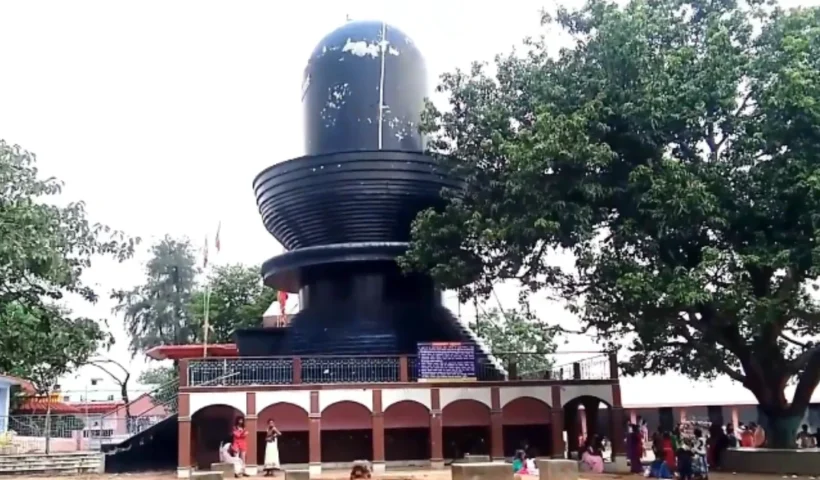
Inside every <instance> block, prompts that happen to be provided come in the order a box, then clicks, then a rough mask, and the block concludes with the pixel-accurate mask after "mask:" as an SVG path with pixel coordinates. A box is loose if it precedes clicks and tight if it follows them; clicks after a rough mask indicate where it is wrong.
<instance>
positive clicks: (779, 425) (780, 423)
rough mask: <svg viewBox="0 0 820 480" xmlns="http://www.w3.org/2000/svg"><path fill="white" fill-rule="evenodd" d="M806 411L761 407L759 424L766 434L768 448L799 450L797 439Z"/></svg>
mask: <svg viewBox="0 0 820 480" xmlns="http://www.w3.org/2000/svg"><path fill="white" fill-rule="evenodd" d="M805 413H806V411H805V409H803V410H801V411H799V412H798V411H793V410H792V408H786V409H783V408H779V407H775V408H766V407H765V406H763V405H761V408H760V415H759V416H758V423H759V424H760V426H761V427H763V431H764V432H766V443H765V447H767V448H783V449H787V448H797V444H796V443H795V438H796V436H797V432H798V431H799V430H800V426H801V424H802V423H803V417H804V415H805Z"/></svg>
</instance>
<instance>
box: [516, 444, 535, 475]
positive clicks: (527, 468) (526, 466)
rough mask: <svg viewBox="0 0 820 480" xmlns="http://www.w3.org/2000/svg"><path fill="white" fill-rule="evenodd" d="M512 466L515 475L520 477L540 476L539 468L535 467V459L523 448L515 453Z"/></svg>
mask: <svg viewBox="0 0 820 480" xmlns="http://www.w3.org/2000/svg"><path fill="white" fill-rule="evenodd" d="M512 466H513V473H516V474H518V475H535V476H538V467H536V466H535V458H533V457H530V456H528V455H527V452H526V451H525V450H524V449H523V448H522V449H519V450H516V451H515V456H514V457H513V462H512Z"/></svg>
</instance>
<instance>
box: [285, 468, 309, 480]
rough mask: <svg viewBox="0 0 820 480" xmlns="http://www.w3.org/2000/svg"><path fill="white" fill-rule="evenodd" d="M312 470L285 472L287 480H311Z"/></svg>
mask: <svg viewBox="0 0 820 480" xmlns="http://www.w3.org/2000/svg"><path fill="white" fill-rule="evenodd" d="M309 479H310V470H285V480H309Z"/></svg>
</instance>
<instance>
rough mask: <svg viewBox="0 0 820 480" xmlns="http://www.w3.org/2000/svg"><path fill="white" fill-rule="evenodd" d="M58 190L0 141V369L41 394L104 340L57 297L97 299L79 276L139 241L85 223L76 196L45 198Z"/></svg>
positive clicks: (25, 155)
mask: <svg viewBox="0 0 820 480" xmlns="http://www.w3.org/2000/svg"><path fill="white" fill-rule="evenodd" d="M61 189H62V184H61V183H60V182H59V181H57V180H55V179H53V178H48V179H43V178H41V177H40V176H39V172H38V171H37V168H36V159H35V156H34V155H33V154H31V153H29V152H26V151H24V150H22V149H21V148H20V147H18V146H10V145H8V144H7V143H6V142H4V141H2V140H0V372H4V373H10V374H12V375H17V376H20V377H22V378H25V379H27V380H30V381H31V382H32V383H33V385H34V386H35V388H36V389H37V391H38V393H41V394H47V393H49V392H51V390H52V389H53V388H54V386H55V385H56V383H57V380H58V379H59V378H60V377H62V376H64V375H65V374H66V373H69V372H71V371H72V370H74V369H76V368H77V367H79V366H81V365H83V364H85V363H86V362H87V361H88V359H89V357H90V356H91V355H93V354H94V353H95V352H96V351H97V350H98V349H99V348H102V347H103V346H105V345H106V344H109V343H110V341H111V337H110V335H109V334H107V333H106V332H105V330H104V329H103V328H102V326H101V324H100V323H98V322H96V321H94V320H92V319H88V318H80V317H75V316H74V315H72V313H71V312H70V311H69V310H67V309H66V308H64V306H62V305H61V304H60V301H61V300H63V297H64V296H65V295H66V294H75V295H78V296H80V297H81V298H83V299H85V300H86V301H89V302H96V301H97V298H98V297H97V293H96V292H95V291H94V289H93V288H92V287H91V286H89V285H87V284H86V283H85V282H84V281H83V273H84V272H85V270H86V269H88V268H89V267H90V266H91V263H92V260H93V259H94V258H96V257H98V256H110V257H113V258H116V259H118V260H120V261H123V260H126V259H128V258H130V257H131V255H132V254H133V252H134V247H135V245H136V244H137V243H138V242H139V239H132V238H128V237H127V236H125V235H124V234H123V233H122V232H118V231H114V230H111V229H110V228H109V227H107V226H105V225H100V224H91V223H90V222H89V220H88V217H87V214H86V211H85V205H84V204H83V203H82V202H78V203H68V204H66V205H64V206H58V205H55V204H54V203H52V200H54V199H55V197H56V196H57V195H59V193H60V191H61ZM46 447H47V448H48V442H47V443H46Z"/></svg>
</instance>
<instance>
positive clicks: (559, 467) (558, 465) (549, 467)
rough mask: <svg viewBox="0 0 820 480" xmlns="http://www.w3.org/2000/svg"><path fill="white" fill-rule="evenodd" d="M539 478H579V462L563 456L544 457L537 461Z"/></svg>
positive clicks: (553, 479)
mask: <svg viewBox="0 0 820 480" xmlns="http://www.w3.org/2000/svg"><path fill="white" fill-rule="evenodd" d="M535 463H536V466H537V467H538V476H539V480H578V462H577V461H575V460H565V459H562V458H544V459H540V458H539V459H537V460H536V461H535Z"/></svg>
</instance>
